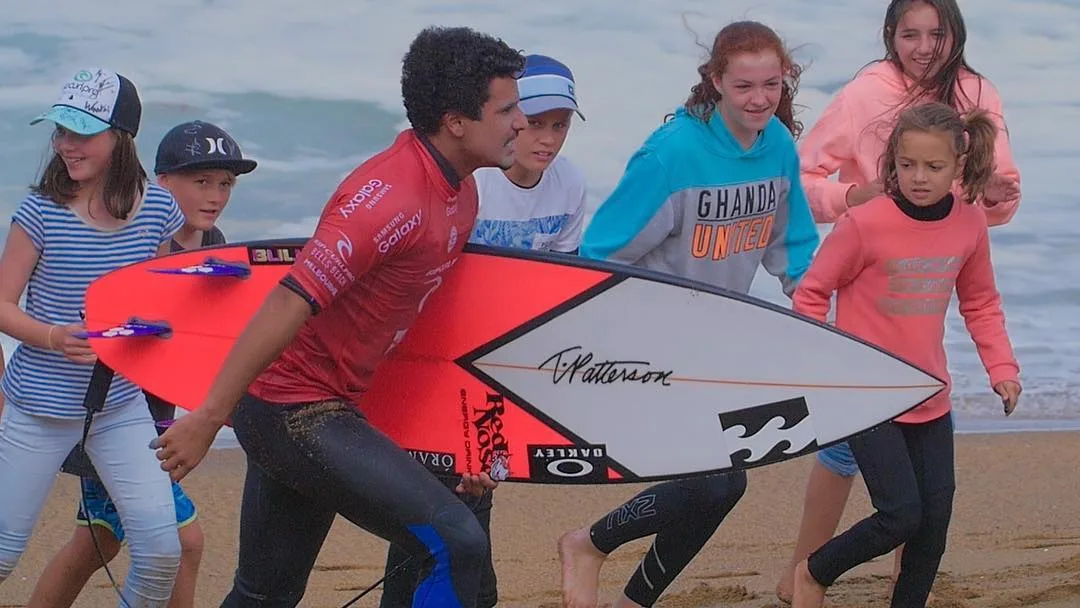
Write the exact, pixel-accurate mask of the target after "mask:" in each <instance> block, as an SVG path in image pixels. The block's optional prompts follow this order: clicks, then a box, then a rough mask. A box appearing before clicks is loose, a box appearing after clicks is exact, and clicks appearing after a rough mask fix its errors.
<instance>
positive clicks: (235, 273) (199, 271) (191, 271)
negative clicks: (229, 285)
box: [150, 257, 251, 279]
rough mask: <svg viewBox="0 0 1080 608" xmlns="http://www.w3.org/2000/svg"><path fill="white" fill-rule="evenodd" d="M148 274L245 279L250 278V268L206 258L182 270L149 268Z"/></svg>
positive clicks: (242, 264)
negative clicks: (200, 262)
mask: <svg viewBox="0 0 1080 608" xmlns="http://www.w3.org/2000/svg"><path fill="white" fill-rule="evenodd" d="M150 272H157V273H160V274H187V275H194V276H206V277H237V278H240V279H246V278H248V277H249V276H251V267H250V266H248V265H247V264H245V263H243V262H228V261H225V260H219V259H217V258H214V257H208V258H206V260H205V261H204V262H203V263H202V264H196V265H194V266H184V267H182V268H151V269H150Z"/></svg>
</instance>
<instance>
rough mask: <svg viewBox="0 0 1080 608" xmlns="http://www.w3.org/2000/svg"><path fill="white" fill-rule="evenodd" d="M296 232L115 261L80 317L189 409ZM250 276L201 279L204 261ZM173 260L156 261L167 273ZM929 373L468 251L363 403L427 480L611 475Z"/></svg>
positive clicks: (136, 373)
mask: <svg viewBox="0 0 1080 608" xmlns="http://www.w3.org/2000/svg"><path fill="white" fill-rule="evenodd" d="M304 242H305V240H303V239H284V240H272V241H253V242H248V243H237V244H232V245H225V246H220V247H212V248H205V249H200V250H196V251H189V252H181V253H176V254H171V255H168V256H163V257H159V258H154V259H151V260H147V261H145V262H141V263H138V264H133V265H131V266H127V267H124V268H121V269H118V270H116V271H113V272H110V273H108V274H106V275H104V276H102V277H101V278H100V279H98V280H97V281H95V282H94V283H92V284H91V286H90V288H89V290H88V291H87V296H86V312H87V328H88V329H89V330H97V331H103V330H104V331H108V330H110V329H112V328H115V327H116V326H118V325H120V324H123V323H125V322H127V321H130V320H132V319H137V320H138V321H140V322H145V323H150V324H154V323H163V324H167V325H168V327H169V331H168V332H167V333H166V334H163V335H156V336H155V335H150V336H126V337H116V336H115V335H114V336H113V337H93V338H90V342H91V345H92V347H93V349H94V351H95V352H96V353H97V354H98V356H99V358H100V359H101V360H102V361H103V362H104V363H105V364H107V365H109V366H110V367H112V368H113V369H114V370H116V371H117V372H118V373H120V374H122V375H124V376H125V377H127V378H129V379H131V380H132V381H133V382H135V383H136V384H138V385H140V386H141V387H143V388H144V389H146V390H148V391H150V392H151V393H154V394H155V395H157V396H159V397H161V398H163V399H166V400H167V401H170V402H172V403H175V404H177V405H178V406H180V407H182V408H185V409H189V410H190V409H193V408H196V407H198V406H199V405H200V404H201V402H202V400H203V398H204V396H205V395H206V393H207V391H208V389H209V386H210V383H211V382H212V380H213V379H214V377H215V375H216V374H217V371H218V370H219V369H220V367H221V365H222V363H223V361H224V359H225V357H226V355H227V354H228V352H229V349H230V348H231V347H232V344H233V343H234V341H235V340H236V338H237V337H238V336H239V335H240V333H241V332H242V331H243V329H244V327H245V326H246V325H247V323H248V321H249V320H250V319H251V318H252V317H253V316H254V314H255V313H256V311H257V310H258V309H259V307H260V306H261V305H262V302H263V300H264V298H265V297H266V295H267V294H268V293H269V292H270V290H271V289H273V288H274V287H275V286H276V285H277V284H278V282H279V281H280V279H281V278H282V277H284V276H285V274H286V273H287V272H288V270H289V266H290V265H291V264H292V262H293V260H294V259H295V257H296V255H297V254H298V253H299V251H300V249H301V248H302V247H303V245H304ZM207 262H212V263H214V264H219V263H220V264H224V265H225V266H229V267H234V268H239V269H241V270H242V269H247V270H248V271H249V272H247V273H244V272H242V271H238V272H237V273H234V275H235V276H202V274H204V269H205V268H206V263H207ZM166 269H169V270H172V271H175V273H174V274H165V273H162V272H160V271H162V270H166ZM944 386H945V384H944V383H943V382H942V381H941V380H940V379H938V378H935V377H934V376H932V375H930V374H928V373H926V372H925V371H922V370H920V369H918V368H916V367H914V366H912V365H910V364H909V363H907V362H904V361H902V360H901V359H899V358H897V357H895V356H893V355H891V354H889V353H886V352H885V351H883V350H881V349H879V348H877V347H875V346H872V345H870V344H868V343H865V342H863V341H861V340H859V339H857V338H854V337H852V336H850V335H847V334H845V333H843V332H841V331H839V330H836V329H835V328H833V327H831V326H828V325H825V324H822V323H818V322H816V321H812V320H810V319H806V318H804V317H801V316H799V315H796V314H795V313H793V312H791V311H789V310H787V309H784V308H781V307H778V306H775V305H773V304H771V303H768V302H765V301H762V300H759V299H756V298H753V297H750V296H745V295H741V294H736V293H733V292H728V291H726V290H722V289H717V288H713V287H711V286H708V285H704V284H700V283H694V282H691V281H685V280H681V279H679V278H676V277H672V276H668V275H663V274H659V273H653V272H649V271H644V270H641V269H637V268H633V267H628V266H623V265H616V264H609V263H605V262H599V261H593V260H585V259H580V258H577V257H575V256H568V255H562V254H543V253H534V252H525V251H519V250H510V249H501V248H489V247H481V246H477V245H473V244H470V245H468V246H467V247H466V249H465V252H464V253H463V255H462V256H461V258H460V260H459V261H458V262H457V264H456V267H455V268H454V269H452V270H451V271H450V272H449V273H447V275H446V279H445V281H444V285H442V286H441V288H440V289H438V290H436V291H435V292H434V293H433V294H432V295H431V296H430V298H429V301H428V302H426V304H425V307H424V309H423V312H421V314H420V316H419V318H418V319H417V321H416V323H415V324H414V325H413V327H412V328H411V329H410V330H409V332H408V333H407V334H406V336H405V337H404V339H403V340H402V341H401V343H400V344H399V345H398V346H397V347H396V348H395V349H394V350H393V351H391V353H390V355H389V357H388V358H387V359H386V360H385V362H384V363H383V364H382V365H381V367H380V368H379V369H378V370H377V371H376V373H375V375H374V378H373V381H372V386H371V388H370V390H369V392H368V393H367V394H366V396H365V398H364V399H363V401H362V403H360V404H358V406H359V407H360V408H361V410H362V411H363V412H364V414H365V415H366V416H367V417H368V418H369V420H370V421H371V422H372V424H374V425H375V426H376V427H377V428H379V429H381V430H382V431H383V432H385V433H386V434H387V435H389V436H390V437H391V438H392V439H393V440H394V441H396V442H397V443H398V445H400V446H401V447H402V448H403V449H406V450H408V451H409V452H410V453H411V454H412V455H413V456H414V457H415V458H416V459H417V460H419V461H420V462H422V463H423V464H424V465H425V466H427V467H428V468H429V469H431V470H432V471H434V472H437V473H446V474H461V473H464V472H479V471H481V470H485V471H486V470H489V468H491V467H492V466H494V468H495V469H496V470H495V473H504V474H505V475H506V480H507V481H516V482H529V483H560V484H607V483H622V482H641V481H653V480H663V479H673V478H678V477H685V476H690V475H700V474H706V473H716V472H722V471H730V470H735V469H746V468H751V467H756V466H763V465H767V464H772V463H775V462H779V461H782V460H787V459H790V458H795V457H798V456H802V455H805V454H807V453H810V452H813V451H815V450H817V449H819V448H821V447H825V446H827V445H830V444H833V443H836V442H839V441H842V440H844V439H846V438H847V437H849V436H851V435H854V434H857V433H859V432H862V431H865V430H867V429H869V428H872V427H874V426H876V425H878V424H880V423H882V422H885V421H887V420H890V419H892V418H895V417H896V416H898V415H900V414H902V413H904V412H906V411H908V410H910V409H912V408H914V407H916V406H917V405H919V404H920V403H922V402H924V401H925V400H926V399H929V398H930V397H932V396H933V395H934V394H936V393H938V392H939V391H940V390H942V389H943V388H944Z"/></svg>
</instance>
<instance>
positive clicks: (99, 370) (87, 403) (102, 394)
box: [79, 359, 131, 608]
mask: <svg viewBox="0 0 1080 608" xmlns="http://www.w3.org/2000/svg"><path fill="white" fill-rule="evenodd" d="M114 375H115V372H114V371H113V370H112V368H110V367H109V366H107V365H105V364H104V363H102V362H101V360H100V359H98V361H97V362H96V363H94V371H93V372H91V374H90V385H89V386H88V387H87V389H86V397H85V398H84V399H83V407H84V408H86V418H85V420H84V421H83V432H82V438H81V439H79V448H80V449H82V451H83V453H84V454H86V455H87V457H89V453H88V452H87V451H86V440H87V438H88V437H89V436H90V423H91V422H92V421H93V419H94V414H95V413H97V412H100V411H101V410H103V409H105V398H106V397H107V396H108V395H109V386H110V385H111V384H112V379H113V376H114ZM79 495H80V497H81V498H80V501H81V502H82V508H83V512H84V513H86V523H87V526H86V529H87V530H89V531H90V540H91V541H92V542H93V543H94V550H95V551H97V554H98V559H100V560H101V567H102V568H104V569H105V575H106V576H107V577H108V578H109V583H110V584H112V588H113V591H115V592H116V596H117V597H119V598H120V603H121V605H123V606H125V607H126V608H131V604H128V602H127V600H126V599H124V594H123V592H121V591H120V586H119V585H117V584H116V579H115V578H113V575H112V571H111V570H109V564H108V560H106V559H105V553H104V552H103V551H102V550H101V545H100V544H99V543H98V539H97V535H96V534H94V521H93V519H92V516H91V514H90V502H89V501H88V500H87V497H86V487H85V486H84V485H83V482H82V477H80V478H79Z"/></svg>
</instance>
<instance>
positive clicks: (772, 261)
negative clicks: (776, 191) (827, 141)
mask: <svg viewBox="0 0 1080 608" xmlns="http://www.w3.org/2000/svg"><path fill="white" fill-rule="evenodd" d="M791 148H792V154H791V160H790V161H789V162H788V163H787V164H786V169H785V173H786V177H787V178H788V183H789V184H790V188H789V189H788V195H787V200H786V201H785V208H784V209H782V210H780V211H779V212H778V213H777V221H776V225H775V226H774V227H773V233H772V238H771V240H770V242H769V245H768V247H767V248H766V250H765V257H764V258H763V259H762V265H763V266H764V267H765V270H767V271H768V272H769V274H771V275H773V276H775V277H777V278H778V279H780V284H781V285H782V286H783V289H784V293H785V294H787V295H788V296H789V297H790V296H791V294H792V293H794V292H795V287H796V285H797V284H798V282H799V279H801V278H802V276H803V275H804V274H806V270H807V269H808V268H810V261H811V260H812V259H813V258H814V251H815V250H816V249H817V247H818V244H819V243H820V236H819V235H818V231H817V226H816V225H814V216H813V214H812V213H811V212H810V203H809V202H808V201H807V200H806V192H805V191H804V190H803V187H802V180H801V179H800V177H799V157H798V154H797V153H795V146H794V143H792V146H791Z"/></svg>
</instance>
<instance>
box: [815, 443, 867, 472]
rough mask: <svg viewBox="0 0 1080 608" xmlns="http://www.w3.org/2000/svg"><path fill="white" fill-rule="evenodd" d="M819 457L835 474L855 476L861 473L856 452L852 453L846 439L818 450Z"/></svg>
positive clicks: (823, 464)
mask: <svg viewBox="0 0 1080 608" xmlns="http://www.w3.org/2000/svg"><path fill="white" fill-rule="evenodd" d="M817 459H818V462H820V463H821V464H822V466H824V467H825V468H826V469H828V470H829V472H831V473H833V474H834V475H839V476H840V477H854V476H855V475H857V474H858V473H859V464H858V463H857V462H855V454H852V453H851V446H849V445H848V443H847V442H846V441H844V442H841V443H834V444H833V445H830V446H829V447H827V448H825V449H822V450H818V453H817Z"/></svg>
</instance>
